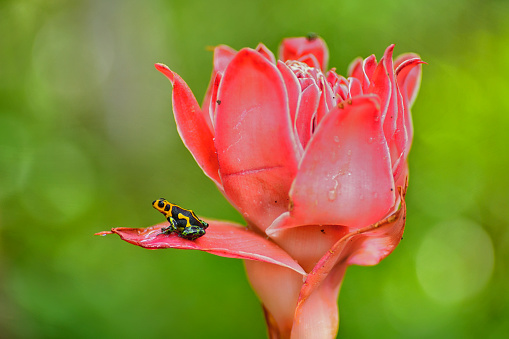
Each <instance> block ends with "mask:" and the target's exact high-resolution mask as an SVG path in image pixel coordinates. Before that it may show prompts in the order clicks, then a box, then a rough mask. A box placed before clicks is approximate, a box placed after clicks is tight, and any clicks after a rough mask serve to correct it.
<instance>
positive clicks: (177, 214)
mask: <svg viewBox="0 0 509 339" xmlns="http://www.w3.org/2000/svg"><path fill="white" fill-rule="evenodd" d="M152 206H154V208H155V209H156V210H158V211H159V212H161V213H162V214H164V216H165V217H166V220H168V222H169V223H170V225H169V226H167V227H163V228H162V229H161V231H162V233H163V234H170V233H173V232H176V233H177V235H178V236H179V237H181V238H184V239H188V240H195V239H198V238H199V237H201V236H203V235H204V234H205V229H206V228H207V227H209V224H207V223H206V222H205V221H202V220H200V219H199V218H198V217H197V216H196V214H194V212H193V211H191V210H186V209H185V208H182V207H180V206H177V205H174V204H172V203H171V202H168V201H167V200H166V199H163V198H160V199H158V200H154V202H152Z"/></svg>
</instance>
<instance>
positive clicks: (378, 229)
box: [296, 187, 406, 318]
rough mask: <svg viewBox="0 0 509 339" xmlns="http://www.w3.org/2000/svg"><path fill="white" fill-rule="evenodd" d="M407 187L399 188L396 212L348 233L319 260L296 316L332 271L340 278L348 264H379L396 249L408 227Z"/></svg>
mask: <svg viewBox="0 0 509 339" xmlns="http://www.w3.org/2000/svg"><path fill="white" fill-rule="evenodd" d="M405 190H406V188H401V187H400V189H399V192H400V196H401V206H400V208H399V209H398V210H397V211H396V212H395V213H393V214H392V215H390V216H389V217H387V218H385V219H383V220H381V221H379V222H377V223H375V224H373V225H370V226H368V227H365V228H362V229H358V230H356V231H354V232H351V233H349V234H347V235H345V236H344V237H343V238H341V239H340V240H338V241H337V242H336V243H335V244H334V246H332V247H331V249H330V250H329V251H328V252H327V253H326V254H325V255H324V256H323V257H322V258H321V259H320V260H319V261H318V262H317V264H316V265H315V267H314V268H313V270H312V271H311V272H310V273H309V275H308V277H307V278H306V281H305V282H304V285H303V286H302V289H301V292H300V295H299V301H298V304H297V310H296V318H298V317H299V316H300V315H299V313H300V312H302V309H303V306H304V305H305V304H306V302H307V299H308V298H309V297H310V296H312V295H313V294H314V293H315V290H316V289H317V288H318V287H319V286H320V285H321V284H322V283H323V282H324V281H326V279H330V277H329V276H330V274H333V276H336V277H335V279H333V280H337V275H339V278H340V279H341V278H342V273H341V272H344V270H345V269H346V267H347V266H348V265H354V264H355V265H376V264H377V263H379V262H380V261H381V260H382V259H383V258H385V257H387V256H388V255H389V254H390V253H391V252H392V251H393V250H394V248H395V247H396V246H397V245H398V243H399V242H400V240H401V236H402V234H403V230H404V226H405V219H406V205H405V199H404V195H405V192H404V191H405ZM338 271H339V272H338Z"/></svg>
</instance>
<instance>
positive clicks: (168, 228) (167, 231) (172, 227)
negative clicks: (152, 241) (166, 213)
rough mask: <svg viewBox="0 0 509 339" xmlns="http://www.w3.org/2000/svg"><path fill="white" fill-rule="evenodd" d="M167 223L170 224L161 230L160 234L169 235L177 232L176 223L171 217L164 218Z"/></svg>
mask: <svg viewBox="0 0 509 339" xmlns="http://www.w3.org/2000/svg"><path fill="white" fill-rule="evenodd" d="M166 219H167V220H168V222H169V223H170V225H169V226H166V227H163V228H161V233H162V234H170V233H173V232H176V231H177V221H176V220H175V219H173V218H172V217H168V218H166Z"/></svg>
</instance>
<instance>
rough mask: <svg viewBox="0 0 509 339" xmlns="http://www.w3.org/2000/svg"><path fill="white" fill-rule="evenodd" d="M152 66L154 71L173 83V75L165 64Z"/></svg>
mask: <svg viewBox="0 0 509 339" xmlns="http://www.w3.org/2000/svg"><path fill="white" fill-rule="evenodd" d="M154 66H155V67H156V69H157V70H158V71H159V72H161V73H163V74H164V75H166V77H167V78H168V79H169V80H170V81H171V82H172V83H173V77H174V74H173V72H172V71H171V69H170V68H169V67H168V66H166V65H165V64H161V63H156V64H155V65H154Z"/></svg>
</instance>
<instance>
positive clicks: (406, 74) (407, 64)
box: [394, 53, 426, 107]
mask: <svg viewBox="0 0 509 339" xmlns="http://www.w3.org/2000/svg"><path fill="white" fill-rule="evenodd" d="M425 63H426V62H424V61H422V60H421V59H420V58H419V56H418V55H417V54H413V53H408V54H404V55H400V56H399V57H398V58H397V59H396V61H395V64H394V66H395V69H396V75H397V78H398V84H399V86H400V89H401V92H402V94H403V96H404V98H406V99H407V100H408V106H409V107H412V105H413V103H414V101H415V98H416V97H417V93H418V92H419V87H420V85H421V76H422V67H421V66H420V65H421V64H425ZM416 66H418V67H416Z"/></svg>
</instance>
